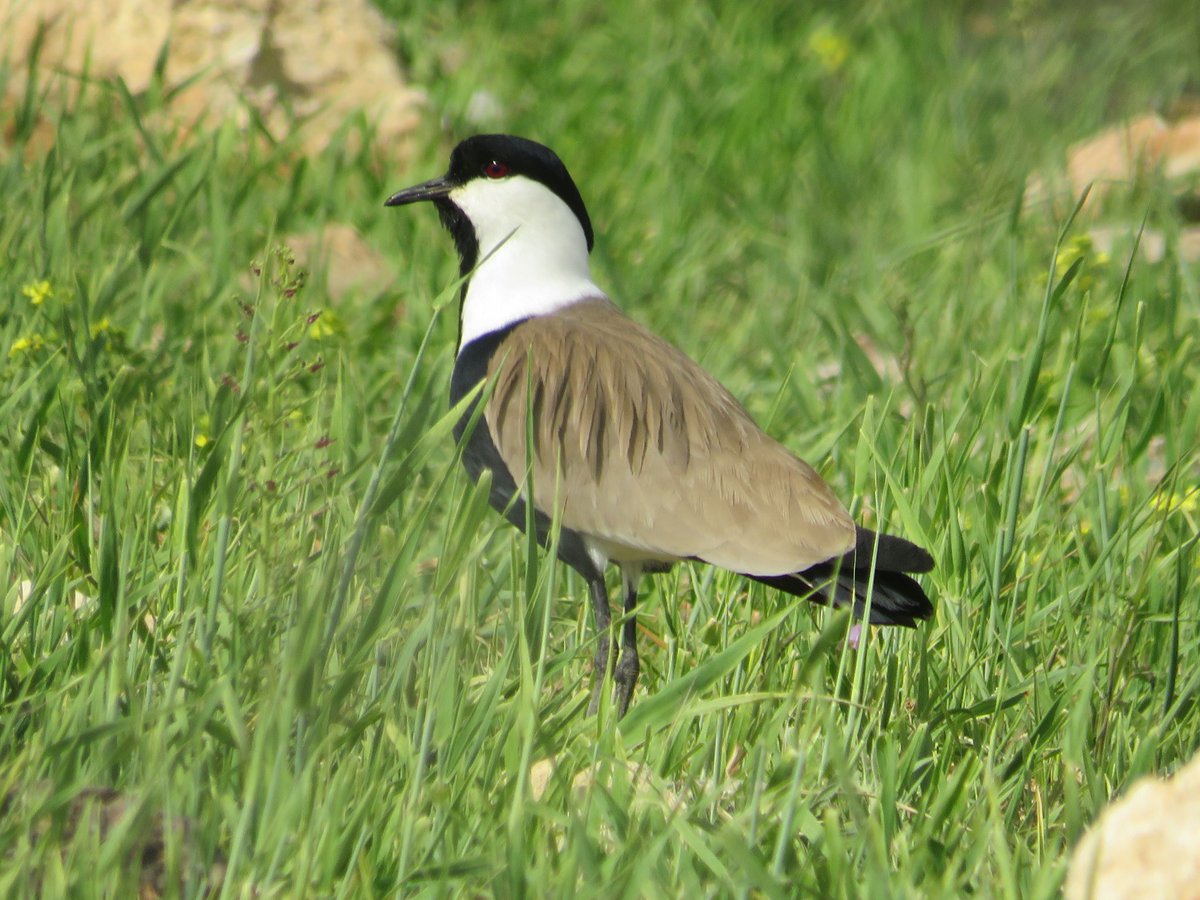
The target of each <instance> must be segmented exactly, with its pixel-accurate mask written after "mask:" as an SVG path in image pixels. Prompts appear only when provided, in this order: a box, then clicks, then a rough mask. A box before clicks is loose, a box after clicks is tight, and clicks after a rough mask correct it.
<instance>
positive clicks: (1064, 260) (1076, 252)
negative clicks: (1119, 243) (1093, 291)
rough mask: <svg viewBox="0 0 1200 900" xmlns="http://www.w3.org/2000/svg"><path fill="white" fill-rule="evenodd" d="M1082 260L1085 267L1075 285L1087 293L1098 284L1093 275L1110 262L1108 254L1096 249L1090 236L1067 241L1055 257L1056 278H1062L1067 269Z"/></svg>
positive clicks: (1080, 236) (1084, 235)
mask: <svg viewBox="0 0 1200 900" xmlns="http://www.w3.org/2000/svg"><path fill="white" fill-rule="evenodd" d="M1080 259H1081V260H1083V266H1082V267H1081V271H1080V272H1079V274H1078V275H1077V276H1076V278H1075V283H1076V284H1077V285H1078V286H1079V288H1080V290H1083V291H1086V290H1088V289H1089V288H1091V287H1092V286H1093V285H1094V284H1095V283H1096V278H1095V276H1094V274H1093V273H1094V272H1095V270H1096V269H1102V268H1104V267H1105V266H1107V265H1108V263H1109V261H1110V260H1109V255H1108V254H1107V253H1105V252H1104V251H1103V250H1097V249H1096V245H1095V243H1094V242H1093V241H1092V236H1091V235H1090V234H1077V235H1075V236H1074V237H1072V238H1071V239H1070V240H1069V241H1067V243H1066V244H1065V245H1064V246H1063V247H1062V249H1060V250H1059V251H1058V255H1057V256H1056V257H1054V277H1055V278H1062V277H1063V275H1065V274H1066V273H1067V269H1069V268H1071V266H1073V265H1074V264H1075V261H1076V260H1080Z"/></svg>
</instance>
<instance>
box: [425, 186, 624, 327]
mask: <svg viewBox="0 0 1200 900" xmlns="http://www.w3.org/2000/svg"><path fill="white" fill-rule="evenodd" d="M449 199H450V201H451V202H452V203H454V205H455V206H457V207H458V208H459V209H461V210H462V211H463V213H464V214H465V215H466V216H467V218H468V219H469V220H470V222H471V224H472V225H473V226H474V228H475V237H476V240H478V242H479V261H478V262H477V263H476V267H475V271H474V273H473V274H472V275H471V280H470V283H469V284H468V285H467V293H466V296H465V297H463V308H462V339H461V341H460V343H459V349H460V350H461V349H462V348H463V347H465V346H466V345H467V344H468V343H470V342H471V341H473V340H475V339H476V338H479V337H483V336H484V335H486V334H491V333H492V332H494V331H499V330H500V329H502V328H505V327H507V326H508V325H511V324H513V323H514V322H519V321H520V320H522V319H527V318H529V317H530V316H539V315H545V314H546V313H551V312H554V311H555V310H557V309H562V308H563V307H564V306H570V305H571V304H573V303H577V302H579V301H580V300H587V299H589V298H594V297H604V296H605V294H604V292H603V291H601V290H600V288H598V287H597V286H596V284H595V282H593V281H592V275H591V270H590V269H589V267H588V250H587V238H586V237H585V236H584V233H583V228H582V227H581V226H580V224H579V220H578V219H577V218H575V213H574V212H572V211H571V208H570V207H569V206H567V205H566V204H565V203H563V202H562V200H560V199H559V198H558V195H557V194H555V193H554V192H553V191H551V190H550V189H549V188H547V187H546V186H545V185H543V184H541V183H540V182H537V181H534V180H532V179H529V178H525V177H523V176H519V175H518V176H513V177H511V178H505V179H503V180H501V181H487V180H485V179H475V180H473V181H469V182H467V183H466V184H464V185H463V186H462V187H459V188H456V189H455V190H454V191H452V192H451V193H450V196H449Z"/></svg>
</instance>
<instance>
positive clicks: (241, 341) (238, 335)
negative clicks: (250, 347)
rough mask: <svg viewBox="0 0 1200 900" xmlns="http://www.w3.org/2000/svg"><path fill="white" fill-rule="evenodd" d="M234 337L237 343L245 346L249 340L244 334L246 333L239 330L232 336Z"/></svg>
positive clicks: (248, 336)
mask: <svg viewBox="0 0 1200 900" xmlns="http://www.w3.org/2000/svg"><path fill="white" fill-rule="evenodd" d="M234 337H235V338H237V342H238V343H239V344H245V343H247V342H248V341H249V340H250V335H248V334H246V332H244V331H242V329H240V328H239V329H238V330H237V333H236V334H235V335H234Z"/></svg>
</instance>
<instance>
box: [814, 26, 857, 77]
mask: <svg viewBox="0 0 1200 900" xmlns="http://www.w3.org/2000/svg"><path fill="white" fill-rule="evenodd" d="M808 52H809V53H810V54H812V56H813V57H814V58H815V59H816V61H817V65H819V66H820V67H821V68H822V69H824V70H825V73H826V74H827V75H833V74H835V73H837V72H839V71H841V68H842V66H844V65H845V64H846V60H847V59H848V58H849V56H850V41H848V40H847V39H846V36H845V35H844V34H842V33H841V32H840V31H838V30H837V29H835V28H834V27H833V26H831V25H819V26H817V28H816V29H814V30H813V31H812V33H811V34H809V36H808Z"/></svg>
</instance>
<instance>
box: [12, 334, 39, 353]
mask: <svg viewBox="0 0 1200 900" xmlns="http://www.w3.org/2000/svg"><path fill="white" fill-rule="evenodd" d="M44 346H46V339H45V338H43V337H42V336H41V335H40V334H29V335H26V336H25V337H19V338H17V339H16V340H15V341H13V342H12V346H11V347H9V348H8V358H9V359H13V358H14V357H17V356H20V355H21V354H22V353H35V352H37V351H38V350H41V349H42V348H43V347H44Z"/></svg>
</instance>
